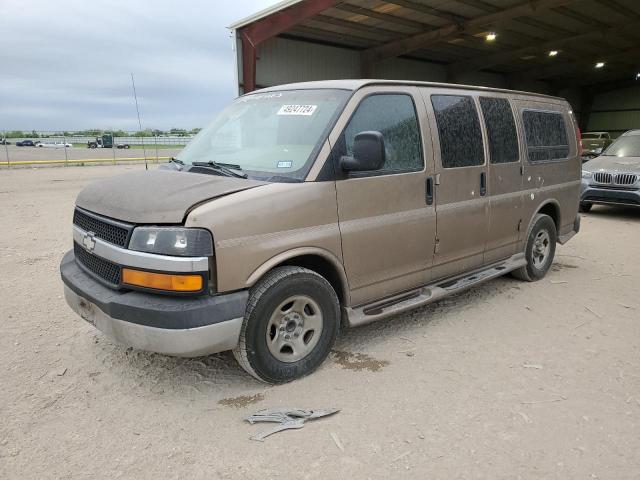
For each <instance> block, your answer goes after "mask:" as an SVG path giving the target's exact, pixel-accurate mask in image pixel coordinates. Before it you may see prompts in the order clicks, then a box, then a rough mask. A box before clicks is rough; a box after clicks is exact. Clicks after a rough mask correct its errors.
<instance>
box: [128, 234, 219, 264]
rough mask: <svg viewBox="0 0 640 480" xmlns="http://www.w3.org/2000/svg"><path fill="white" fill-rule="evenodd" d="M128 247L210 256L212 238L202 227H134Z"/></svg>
mask: <svg viewBox="0 0 640 480" xmlns="http://www.w3.org/2000/svg"><path fill="white" fill-rule="evenodd" d="M129 249H131V250H136V251H138V252H148V253H158V254H160V255H173V256H177V257H210V256H211V255H213V239H212V238H211V234H210V233H209V232H208V231H207V230H205V229H203V228H183V227H136V228H135V229H134V230H133V234H132V235H131V241H130V242H129Z"/></svg>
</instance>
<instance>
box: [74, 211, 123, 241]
mask: <svg viewBox="0 0 640 480" xmlns="http://www.w3.org/2000/svg"><path fill="white" fill-rule="evenodd" d="M73 224H74V225H77V226H78V227H80V228H82V229H83V230H85V231H87V232H93V233H94V234H95V236H96V237H97V238H101V239H102V240H104V241H105V242H109V243H113V244H114V245H118V246H119V247H126V246H127V244H128V242H129V236H130V235H131V232H132V231H133V225H129V224H126V223H123V222H118V221H116V220H112V219H110V218H105V217H101V216H99V215H96V214H93V213H90V212H87V211H86V210H81V209H79V208H76V210H75V211H74V212H73Z"/></svg>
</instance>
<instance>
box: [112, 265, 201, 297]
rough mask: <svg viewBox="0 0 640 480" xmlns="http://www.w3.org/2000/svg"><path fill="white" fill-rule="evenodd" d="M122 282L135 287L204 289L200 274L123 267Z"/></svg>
mask: <svg viewBox="0 0 640 480" xmlns="http://www.w3.org/2000/svg"><path fill="white" fill-rule="evenodd" d="M122 283H124V284H126V285H132V286H135V287H144V288H153V289H154V290H166V291H170V292H199V291H200V290H202V277H201V276H200V275H171V274H166V273H153V272H143V271H142V270H131V269H129V268H123V269H122Z"/></svg>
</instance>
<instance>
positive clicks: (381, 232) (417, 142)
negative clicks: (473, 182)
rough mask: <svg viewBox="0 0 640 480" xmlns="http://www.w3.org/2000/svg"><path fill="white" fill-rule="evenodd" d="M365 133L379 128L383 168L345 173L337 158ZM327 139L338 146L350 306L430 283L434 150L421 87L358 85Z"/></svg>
mask: <svg viewBox="0 0 640 480" xmlns="http://www.w3.org/2000/svg"><path fill="white" fill-rule="evenodd" d="M421 127H422V128H423V129H426V131H427V135H426V136H424V135H422V134H421ZM365 131H378V132H381V133H382V135H383V137H384V141H385V150H386V161H385V164H384V165H383V167H382V169H381V170H378V171H372V172H352V173H350V174H348V175H347V174H345V173H344V172H341V171H340V170H339V164H338V161H337V160H338V159H339V158H340V157H341V156H342V155H351V154H352V152H353V141H354V137H355V136H356V135H357V134H358V133H360V132H365ZM424 138H426V139H427V141H424V140H423V139H424ZM330 141H331V143H332V144H333V145H334V148H333V157H334V161H335V164H336V169H337V175H338V180H337V181H336V194H337V203H338V217H339V225H340V233H341V235H342V251H343V259H344V266H345V269H346V272H347V277H348V281H349V288H350V290H351V302H352V304H353V305H361V304H364V303H367V302H369V301H372V300H376V299H379V298H383V297H386V296H389V295H392V294H394V293H399V292H402V291H404V290H407V289H410V288H413V287H416V286H418V285H422V284H425V283H427V282H428V281H429V280H430V270H429V268H430V266H431V261H432V256H433V249H434V237H435V220H436V217H435V209H434V206H433V202H432V201H428V200H427V196H426V193H427V192H426V179H427V166H426V165H425V159H428V161H429V162H430V161H431V158H432V155H431V151H432V148H431V142H430V141H429V133H428V127H427V122H426V118H425V110H424V105H423V104H422V103H421V99H420V97H419V94H418V91H417V89H416V88H415V87H376V88H375V89H373V88H371V89H362V90H359V91H358V92H356V94H355V95H354V98H352V100H351V102H350V103H349V105H348V106H347V109H346V110H345V113H344V115H343V118H342V119H341V122H339V125H337V128H336V130H335V132H334V135H332V138H330ZM430 168H433V167H432V166H430Z"/></svg>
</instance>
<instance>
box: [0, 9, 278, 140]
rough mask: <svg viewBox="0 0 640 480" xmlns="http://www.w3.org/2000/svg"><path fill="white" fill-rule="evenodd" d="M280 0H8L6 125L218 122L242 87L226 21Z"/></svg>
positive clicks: (4, 21) (2, 12)
mask: <svg viewBox="0 0 640 480" xmlns="http://www.w3.org/2000/svg"><path fill="white" fill-rule="evenodd" d="M275 3H278V2H277V0H240V1H230V0H182V1H180V2H176V1H168V0H153V1H152V0H108V1H107V0H90V1H89V0H82V1H81V0H56V1H51V0H26V1H25V0H0V131H2V130H29V131H30V130H56V131H61V130H83V129H88V128H103V129H124V130H137V129H138V120H137V116H136V110H135V103H134V101H133V94H132V88H131V73H132V72H133V74H134V77H135V83H136V90H137V93H138V101H139V105H140V112H141V116H142V127H143V128H152V129H153V128H158V129H163V130H166V129H170V128H173V127H175V128H187V129H191V128H196V127H203V126H205V125H206V124H208V123H209V122H210V121H211V120H212V119H213V117H214V116H215V114H216V113H217V112H219V111H220V110H221V109H222V108H223V107H224V106H225V105H226V104H227V103H229V102H230V101H231V100H232V99H233V98H234V97H235V96H236V94H237V88H236V86H235V77H234V53H233V51H232V41H231V38H230V33H229V30H228V29H227V28H226V27H227V26H228V25H230V24H231V23H233V22H234V21H237V20H240V19H242V18H244V17H246V16H248V15H251V14H253V13H255V12H257V11H259V10H262V9H263V8H266V7H268V6H271V5H273V4H275Z"/></svg>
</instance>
